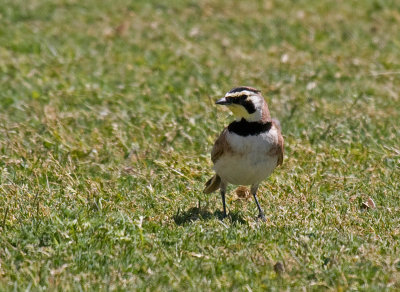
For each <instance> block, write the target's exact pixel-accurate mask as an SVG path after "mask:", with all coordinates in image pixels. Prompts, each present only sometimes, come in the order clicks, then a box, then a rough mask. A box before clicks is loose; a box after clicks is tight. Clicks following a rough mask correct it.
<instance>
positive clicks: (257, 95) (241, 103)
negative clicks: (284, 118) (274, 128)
mask: <svg viewBox="0 0 400 292" xmlns="http://www.w3.org/2000/svg"><path fill="white" fill-rule="evenodd" d="M216 104H219V105H225V106H227V107H228V108H229V109H230V110H231V111H232V113H233V114H234V116H235V118H236V120H238V121H239V120H241V119H242V118H244V119H245V120H247V121H249V122H258V121H262V120H263V119H264V118H265V117H269V112H268V106H267V104H266V103H265V101H264V98H263V97H262V95H261V92H260V91H259V90H257V89H254V88H251V87H247V86H242V87H236V88H234V89H232V90H231V91H229V92H228V93H226V94H225V96H224V97H223V98H221V99H219V100H217V101H216Z"/></svg>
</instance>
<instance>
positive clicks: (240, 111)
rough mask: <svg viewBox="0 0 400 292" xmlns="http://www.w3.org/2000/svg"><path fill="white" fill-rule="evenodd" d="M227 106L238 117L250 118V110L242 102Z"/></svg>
mask: <svg viewBox="0 0 400 292" xmlns="http://www.w3.org/2000/svg"><path fill="white" fill-rule="evenodd" d="M227 107H228V108H229V109H230V111H231V112H232V113H233V115H234V116H235V118H236V119H239V120H240V119H242V118H244V119H246V120H248V119H249V118H250V114H249V112H248V111H247V110H246V109H245V108H244V107H243V106H242V105H240V104H234V103H233V104H229V105H227Z"/></svg>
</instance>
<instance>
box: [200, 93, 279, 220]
mask: <svg viewBox="0 0 400 292" xmlns="http://www.w3.org/2000/svg"><path fill="white" fill-rule="evenodd" d="M216 104H219V105H225V106H227V107H228V108H229V109H230V110H231V111H232V113H233V114H234V116H235V117H236V121H234V122H232V123H230V124H229V126H228V127H226V128H225V129H224V130H223V131H222V133H221V134H220V136H219V137H218V139H217V140H216V141H215V144H214V147H213V149H212V151H211V160H212V162H213V163H214V170H215V172H216V174H215V175H214V176H213V177H212V178H211V179H210V180H209V181H207V183H206V187H205V189H204V193H206V194H209V193H211V192H214V191H216V190H218V189H220V192H221V197H222V205H223V210H224V217H225V216H226V204H225V192H226V187H227V185H228V184H234V185H250V186H251V188H250V190H251V193H252V195H253V197H254V199H255V201H256V204H257V208H258V211H259V218H261V219H262V220H264V221H265V215H264V212H263V210H262V209H261V207H260V204H259V203H258V199H257V189H258V186H259V184H260V183H261V181H262V180H264V179H266V178H267V177H268V176H269V175H270V174H271V173H272V172H273V170H274V169H275V168H276V167H277V166H278V165H281V164H282V161H283V137H282V134H281V129H280V124H279V122H278V121H277V120H274V119H271V116H270V113H269V110H268V105H267V103H266V102H265V100H264V98H263V97H262V95H261V93H260V91H259V90H257V89H254V88H251V87H237V88H234V89H232V90H231V91H229V92H228V93H227V94H226V95H225V96H224V97H223V98H221V99H219V100H218V101H217V102H216Z"/></svg>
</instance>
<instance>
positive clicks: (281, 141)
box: [276, 131, 284, 166]
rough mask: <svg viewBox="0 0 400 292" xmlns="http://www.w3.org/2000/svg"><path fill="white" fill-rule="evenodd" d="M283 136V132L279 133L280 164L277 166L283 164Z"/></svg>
mask: <svg viewBox="0 0 400 292" xmlns="http://www.w3.org/2000/svg"><path fill="white" fill-rule="evenodd" d="M283 142H284V141H283V136H282V134H281V131H279V135H278V151H277V152H278V163H277V164H276V166H278V165H282V162H283Z"/></svg>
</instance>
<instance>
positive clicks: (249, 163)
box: [214, 155, 278, 185]
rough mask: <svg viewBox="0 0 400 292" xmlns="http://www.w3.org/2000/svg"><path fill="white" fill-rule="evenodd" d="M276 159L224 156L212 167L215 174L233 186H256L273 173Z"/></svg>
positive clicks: (251, 156)
mask: <svg viewBox="0 0 400 292" xmlns="http://www.w3.org/2000/svg"><path fill="white" fill-rule="evenodd" d="M277 160H278V158H277V157H273V156H267V155H264V157H263V158H261V159H260V157H259V155H244V156H243V155H225V156H223V157H221V158H220V159H219V160H218V161H217V163H216V164H215V165H214V169H215V171H216V173H217V174H218V175H219V176H220V177H221V178H222V179H223V180H225V181H227V182H228V183H231V184H234V185H252V184H258V183H260V182H261V181H262V180H264V179H266V178H267V177H268V176H270V174H271V173H272V172H273V171H274V169H275V167H276V163H277Z"/></svg>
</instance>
